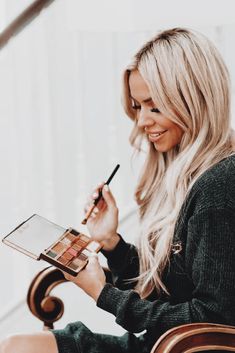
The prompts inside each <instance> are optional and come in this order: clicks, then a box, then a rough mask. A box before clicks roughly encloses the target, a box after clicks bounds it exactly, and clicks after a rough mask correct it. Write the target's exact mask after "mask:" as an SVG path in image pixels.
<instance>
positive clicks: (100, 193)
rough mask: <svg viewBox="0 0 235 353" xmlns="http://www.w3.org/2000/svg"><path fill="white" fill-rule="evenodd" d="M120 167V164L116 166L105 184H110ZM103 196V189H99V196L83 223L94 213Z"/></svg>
mask: <svg viewBox="0 0 235 353" xmlns="http://www.w3.org/2000/svg"><path fill="white" fill-rule="evenodd" d="M119 167H120V164H117V165H116V167H115V168H114V170H113V172H112V174H111V175H110V177H109V178H108V180H107V181H106V182H105V183H104V185H109V183H110V181H111V180H112V179H113V177H114V175H115V174H116V172H117V170H118V168H119ZM101 198H102V189H100V190H99V194H98V197H97V198H96V199H95V200H94V202H93V205H92V206H91V207H90V209H89V210H88V211H87V213H86V215H85V218H84V219H83V221H82V224H86V223H87V220H88V218H89V217H90V215H91V214H92V212H93V210H94V208H95V206H96V205H97V203H98V202H99V201H100V199H101Z"/></svg>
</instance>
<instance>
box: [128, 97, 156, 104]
mask: <svg viewBox="0 0 235 353" xmlns="http://www.w3.org/2000/svg"><path fill="white" fill-rule="evenodd" d="M130 98H131V99H133V100H134V101H136V102H138V101H137V100H136V99H135V98H134V97H132V96H130ZM151 101H152V98H151V97H148V98H146V99H144V100H143V101H142V102H144V103H148V102H151Z"/></svg>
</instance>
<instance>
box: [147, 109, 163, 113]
mask: <svg viewBox="0 0 235 353" xmlns="http://www.w3.org/2000/svg"><path fill="white" fill-rule="evenodd" d="M150 111H151V112H152V113H161V112H160V110H159V109H157V108H152V109H150Z"/></svg>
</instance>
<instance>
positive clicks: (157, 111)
mask: <svg viewBox="0 0 235 353" xmlns="http://www.w3.org/2000/svg"><path fill="white" fill-rule="evenodd" d="M132 109H135V110H140V109H141V106H140V105H133V106H132ZM150 112H151V113H161V112H160V110H159V109H157V108H152V109H150Z"/></svg>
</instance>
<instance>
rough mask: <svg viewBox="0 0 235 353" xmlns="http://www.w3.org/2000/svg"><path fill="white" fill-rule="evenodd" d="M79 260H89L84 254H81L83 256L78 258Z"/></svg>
mask: <svg viewBox="0 0 235 353" xmlns="http://www.w3.org/2000/svg"><path fill="white" fill-rule="evenodd" d="M78 258H79V259H80V260H82V261H85V260H87V256H86V255H84V254H83V253H81V254H80V255H79V256H78Z"/></svg>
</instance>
